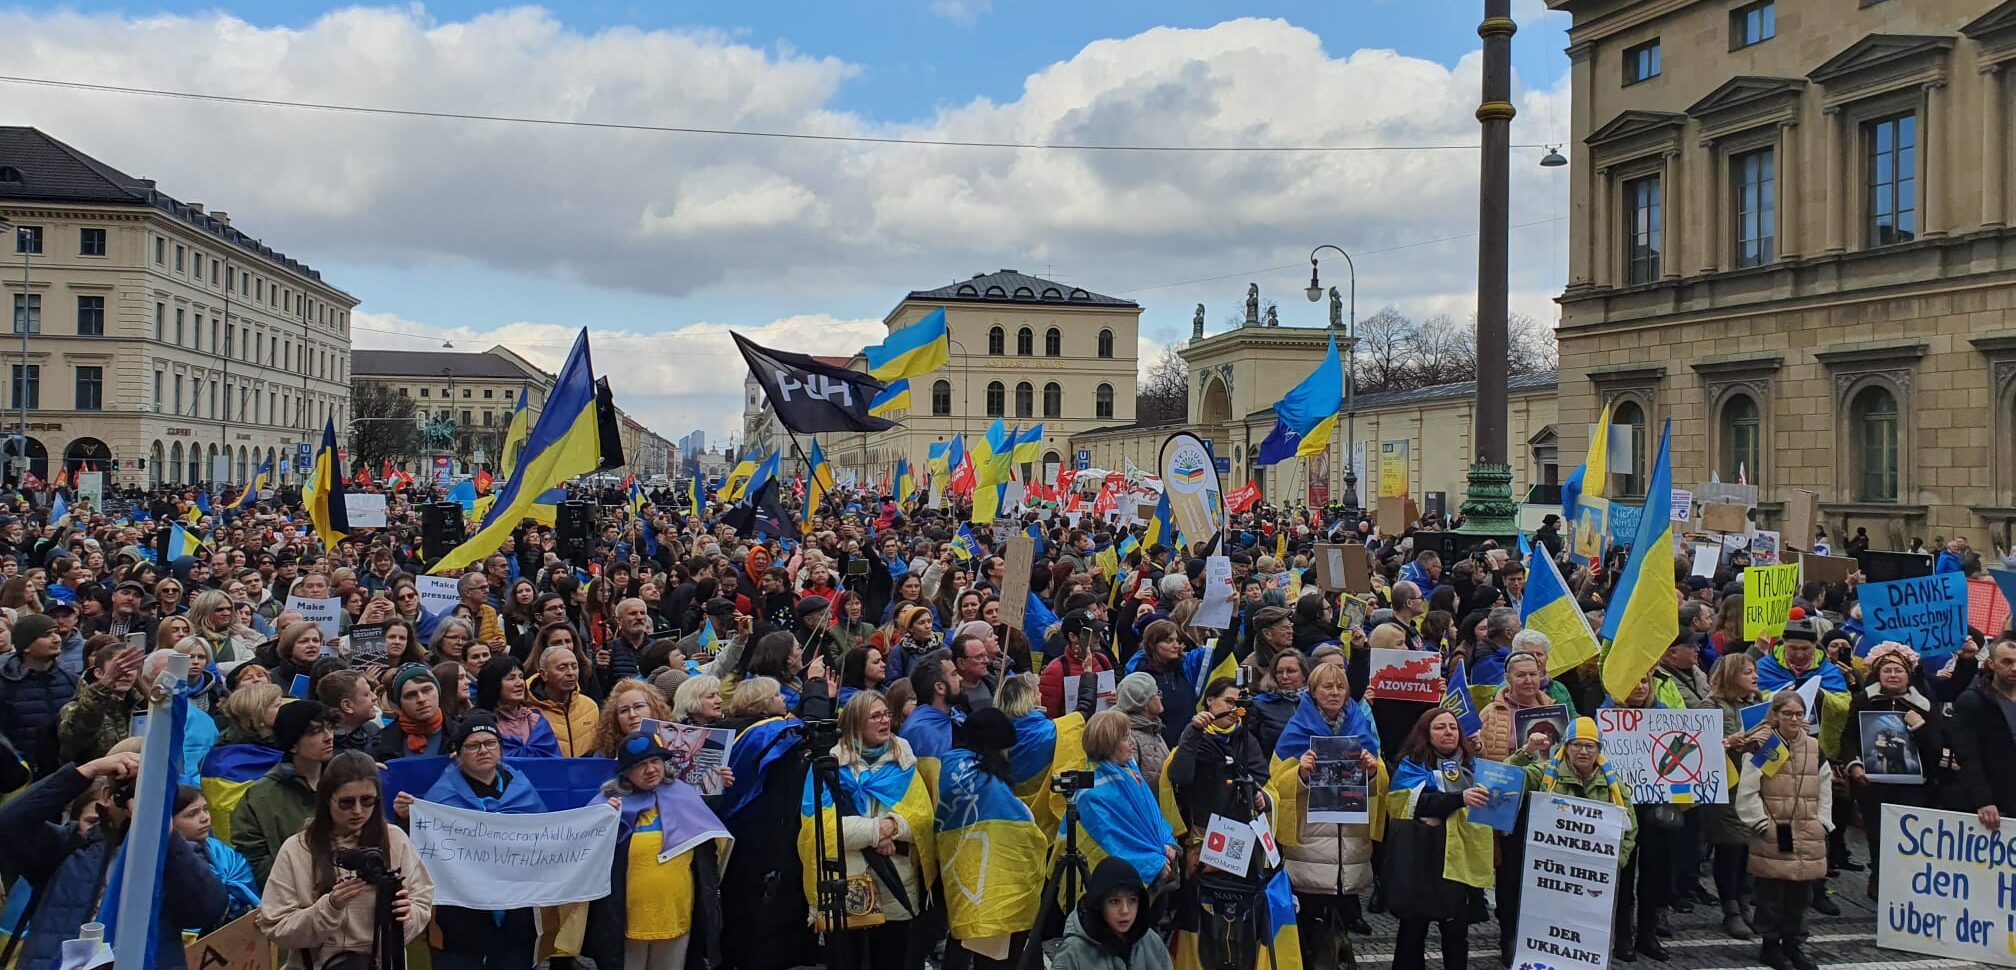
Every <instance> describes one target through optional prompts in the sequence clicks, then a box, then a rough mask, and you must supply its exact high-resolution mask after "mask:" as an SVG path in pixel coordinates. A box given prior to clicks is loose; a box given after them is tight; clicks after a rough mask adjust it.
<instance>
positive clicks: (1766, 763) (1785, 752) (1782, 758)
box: [1750, 731, 1792, 778]
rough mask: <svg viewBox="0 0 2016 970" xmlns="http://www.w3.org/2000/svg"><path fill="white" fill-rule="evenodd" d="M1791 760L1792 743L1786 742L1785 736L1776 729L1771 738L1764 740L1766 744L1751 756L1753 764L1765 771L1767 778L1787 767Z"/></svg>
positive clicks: (1759, 769)
mask: <svg viewBox="0 0 2016 970" xmlns="http://www.w3.org/2000/svg"><path fill="white" fill-rule="evenodd" d="M1791 760H1792V747H1791V745H1788V744H1786V743H1785V738H1784V736H1783V735H1781V734H1779V733H1778V732H1776V731H1773V732H1771V739H1770V740H1769V741H1766V742H1764V746H1763V747H1761V748H1758V749H1757V751H1756V753H1755V754H1752V755H1751V756H1750V764H1751V766H1752V767H1754V768H1756V769H1757V770H1758V771H1761V772H1763V773H1764V777H1766V778H1769V777H1771V776H1772V775H1775V774H1777V773H1778V769H1780V768H1783V767H1785V762H1787V761H1791Z"/></svg>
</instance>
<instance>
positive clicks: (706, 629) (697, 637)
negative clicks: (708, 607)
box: [693, 617, 721, 657]
mask: <svg viewBox="0 0 2016 970" xmlns="http://www.w3.org/2000/svg"><path fill="white" fill-rule="evenodd" d="M693 644H694V646H697V647H699V648H700V652H701V653H704V654H706V655H708V656H710V657H711V656H713V655H715V654H716V653H719V652H720V651H721V637H720V636H719V635H718V634H716V633H715V632H714V618H713V617H708V618H707V619H706V620H705V621H703V622H702V623H701V624H700V632H699V633H696V634H694V635H693Z"/></svg>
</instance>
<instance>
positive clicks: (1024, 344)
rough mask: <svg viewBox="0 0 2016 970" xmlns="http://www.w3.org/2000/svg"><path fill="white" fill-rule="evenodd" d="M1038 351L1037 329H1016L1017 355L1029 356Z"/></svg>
mask: <svg viewBox="0 0 2016 970" xmlns="http://www.w3.org/2000/svg"><path fill="white" fill-rule="evenodd" d="M1034 353H1036V331H1034V330H1031V329H1029V328H1028V327H1023V328H1022V329H1020V330H1017V331H1015V356H1017V357H1028V356H1030V355H1032V354H1034Z"/></svg>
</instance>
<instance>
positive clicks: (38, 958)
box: [0, 658, 226, 970]
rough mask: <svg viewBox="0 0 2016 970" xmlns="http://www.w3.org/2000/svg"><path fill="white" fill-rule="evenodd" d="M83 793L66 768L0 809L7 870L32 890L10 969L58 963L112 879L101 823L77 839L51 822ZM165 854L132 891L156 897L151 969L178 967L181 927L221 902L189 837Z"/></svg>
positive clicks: (212, 917) (73, 830)
mask: <svg viewBox="0 0 2016 970" xmlns="http://www.w3.org/2000/svg"><path fill="white" fill-rule="evenodd" d="M10 659H11V658H10ZM90 788H91V780H90V779H88V778H86V777H84V776H83V775H82V774H81V773H79V772H78V771H77V770H76V769H75V768H74V767H72V766H69V765H65V766H63V767H62V768H61V769H59V770H57V771H55V772H54V773H53V774H51V775H50V776H49V777H47V778H44V779H42V781H40V782H38V783H37V784H36V785H35V786H34V787H32V788H30V789H28V790H27V791H25V792H22V793H21V794H20V795H19V796H17V797H15V798H13V799H11V800H9V801H7V802H6V803H5V804H0V844H5V845H7V846H8V850H7V863H8V866H9V868H10V869H12V870H13V871H14V872H17V873H19V874H20V876H21V877H22V878H23V879H25V880H26V881H27V883H28V885H29V886H31V887H33V889H32V891H33V893H34V895H33V896H32V897H31V899H30V902H29V905H30V906H31V907H32V909H31V911H30V917H31V918H30V923H29V930H28V939H27V942H26V943H25V944H24V945H23V946H22V948H21V957H20V962H19V963H18V964H17V966H21V967H54V966H57V965H58V963H59V960H58V954H59V953H60V951H61V950H62V946H63V941H64V940H66V939H69V938H70V937H73V936H75V935H77V927H79V926H82V925H83V924H85V923H88V922H91V921H92V920H93V919H95V918H96V916H97V913H96V910H95V907H96V905H97V904H98V903H99V901H100V900H99V894H100V892H101V891H102V890H103V889H104V887H105V881H106V879H108V878H109V877H110V875H111V866H112V862H113V859H114V858H115V857H116V855H117V853H118V849H119V847H118V846H116V845H111V844H108V843H107V842H106V841H105V834H106V833H105V830H104V828H103V827H102V826H101V827H97V828H93V829H92V830H91V832H90V833H89V834H83V833H80V832H79V831H78V829H77V825H76V824H75V823H60V824H59V823H58V822H57V821H56V819H60V818H62V817H63V814H64V812H65V810H66V809H68V808H69V807H70V803H72V802H74V801H76V800H77V799H78V798H79V797H80V796H82V795H83V794H84V793H85V792H86V791H88V790H90ZM167 856H168V858H167V863H166V865H165V867H164V868H163V871H162V880H161V885H160V886H159V887H158V890H157V889H156V887H153V886H148V887H146V888H145V889H144V890H135V891H158V893H159V895H160V899H161V921H160V928H159V930H158V936H159V941H158V945H157V949H156V957H155V966H156V967H157V970H182V968H183V967H184V966H185V964H184V962H183V959H182V930H181V928H182V927H185V926H213V925H216V924H217V923H219V922H221V921H222V920H223V919H224V911H225V906H226V898H225V894H224V885H223V883H221V882H219V881H218V879H217V876H216V874H215V873H213V872H211V871H210V864H209V863H208V862H206V861H205V860H204V859H203V857H202V855H200V854H199V853H198V852H197V851H196V847H195V846H193V845H190V844H189V842H188V840H186V839H182V838H178V837H174V836H171V837H169V839H168V840H167ZM122 891H123V887H122ZM11 928H12V927H9V929H11Z"/></svg>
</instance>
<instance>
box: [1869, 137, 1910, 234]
mask: <svg viewBox="0 0 2016 970" xmlns="http://www.w3.org/2000/svg"><path fill="white" fill-rule="evenodd" d="M1862 127H1863V135H1864V137H1863V141H1864V142H1865V144H1867V146H1868V154H1867V163H1868V168H1869V217H1868V219H1869V245H1871V246H1888V245H1891V244H1893V243H1906V242H1910V241H1911V240H1912V239H1913V238H1915V237H1916V236H1917V234H1918V233H1917V230H1918V116H1917V115H1897V116H1896V117H1893V118H1883V119H1880V120H1877V121H1872V122H1869V123H1868V124H1866V125H1864V126H1862Z"/></svg>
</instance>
